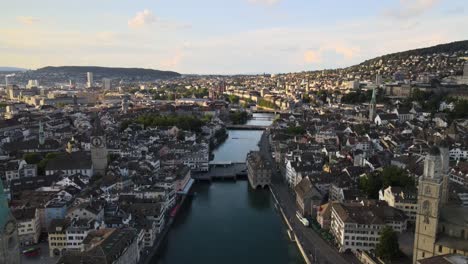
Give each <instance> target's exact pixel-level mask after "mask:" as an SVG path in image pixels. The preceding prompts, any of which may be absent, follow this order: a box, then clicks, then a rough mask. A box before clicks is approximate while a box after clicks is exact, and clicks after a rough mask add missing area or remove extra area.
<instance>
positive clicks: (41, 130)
mask: <svg viewBox="0 0 468 264" xmlns="http://www.w3.org/2000/svg"><path fill="white" fill-rule="evenodd" d="M44 143H45V135H44V125H42V121H39V145H44Z"/></svg>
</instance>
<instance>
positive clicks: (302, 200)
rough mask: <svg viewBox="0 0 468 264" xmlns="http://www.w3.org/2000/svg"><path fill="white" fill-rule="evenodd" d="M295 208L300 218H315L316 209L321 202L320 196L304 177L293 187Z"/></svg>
mask: <svg viewBox="0 0 468 264" xmlns="http://www.w3.org/2000/svg"><path fill="white" fill-rule="evenodd" d="M294 191H295V192H296V206H297V209H298V211H299V212H300V213H301V214H302V216H310V215H312V216H315V214H316V212H317V208H318V207H319V206H320V202H321V201H322V195H321V194H320V192H319V191H318V190H317V188H315V186H314V185H313V184H312V183H311V182H310V180H309V177H304V178H303V179H302V180H301V181H300V182H299V183H298V184H297V185H296V186H295V187H294Z"/></svg>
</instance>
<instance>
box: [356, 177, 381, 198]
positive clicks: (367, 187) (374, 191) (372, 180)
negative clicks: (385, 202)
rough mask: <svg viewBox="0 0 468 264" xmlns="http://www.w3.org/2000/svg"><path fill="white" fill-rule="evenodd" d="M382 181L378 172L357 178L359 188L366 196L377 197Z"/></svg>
mask: <svg viewBox="0 0 468 264" xmlns="http://www.w3.org/2000/svg"><path fill="white" fill-rule="evenodd" d="M382 186H383V183H382V178H381V175H380V173H378V172H374V173H371V174H367V175H366V176H364V177H361V178H359V189H360V190H361V191H362V192H364V194H366V195H367V197H368V198H372V199H378V198H379V191H380V189H382Z"/></svg>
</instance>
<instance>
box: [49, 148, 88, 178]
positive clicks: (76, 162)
mask: <svg viewBox="0 0 468 264" xmlns="http://www.w3.org/2000/svg"><path fill="white" fill-rule="evenodd" d="M56 173H61V174H63V175H65V176H72V175H74V174H77V173H79V174H82V175H86V176H88V177H91V176H93V163H92V161H91V157H90V156H89V152H83V151H77V152H71V153H68V152H64V153H60V154H59V155H58V156H57V157H55V158H54V159H52V160H50V161H49V162H48V163H47V165H46V168H45V174H46V176H49V175H53V174H56Z"/></svg>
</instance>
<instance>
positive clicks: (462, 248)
mask: <svg viewBox="0 0 468 264" xmlns="http://www.w3.org/2000/svg"><path fill="white" fill-rule="evenodd" d="M448 155H449V154H448V148H446V147H445V146H441V147H435V146H434V147H432V148H431V149H430V151H429V153H428V154H427V155H426V158H425V160H424V172H423V176H421V178H420V179H419V184H418V207H419V209H418V212H417V215H416V229H415V238H414V250H413V252H414V253H413V254H414V255H413V263H418V261H420V260H421V259H425V258H430V257H433V256H437V255H445V254H450V253H457V254H462V255H465V256H466V255H468V225H467V223H468V208H464V207H462V206H460V205H455V204H451V203H449V202H448V195H449V192H448V182H449V175H448V173H449V171H448V162H449V157H448Z"/></svg>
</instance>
